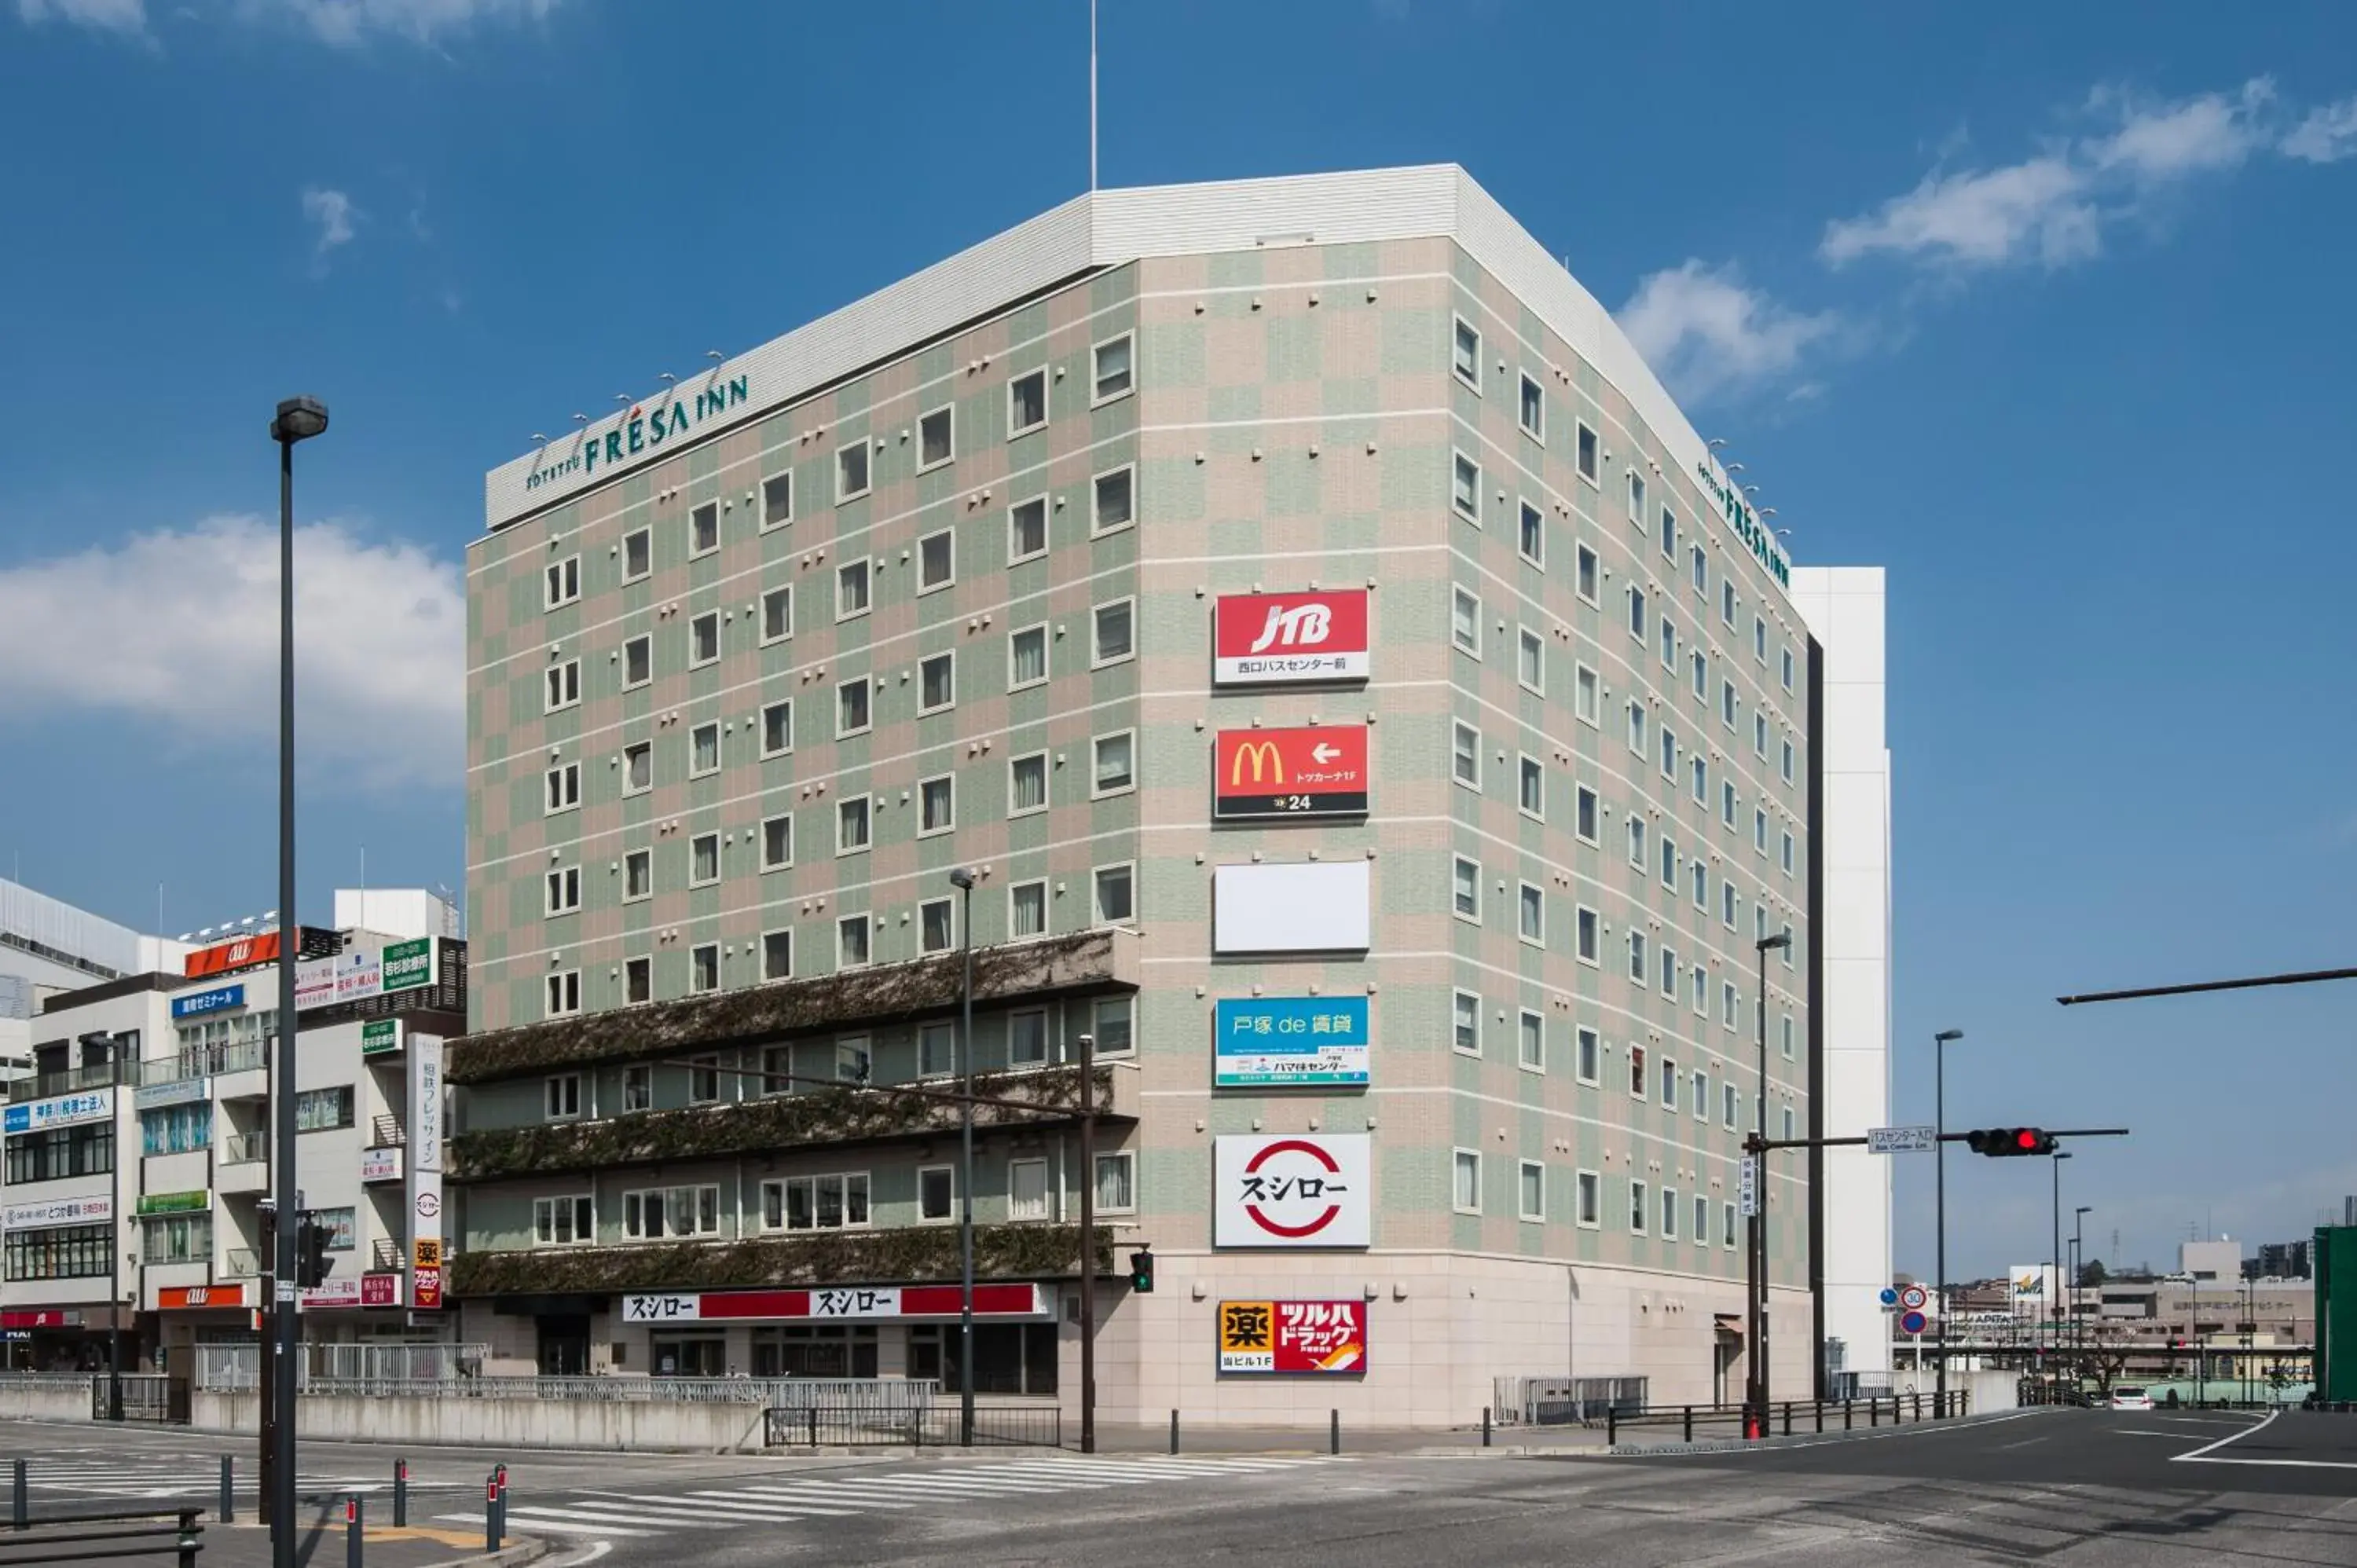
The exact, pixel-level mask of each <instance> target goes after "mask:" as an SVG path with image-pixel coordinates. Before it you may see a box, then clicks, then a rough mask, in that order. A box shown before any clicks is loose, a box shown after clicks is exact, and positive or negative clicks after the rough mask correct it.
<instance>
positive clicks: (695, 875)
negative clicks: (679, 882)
mask: <svg viewBox="0 0 2357 1568" xmlns="http://www.w3.org/2000/svg"><path fill="white" fill-rule="evenodd" d="M720 838H721V835H720V834H718V833H716V832H712V833H695V834H692V835H690V837H689V839H688V841H687V885H688V886H690V887H710V886H714V885H715V884H716V883H718V882H719V880H720ZM706 846H709V847H710V849H711V851H712V869H711V871H710V872H709V873H700V872H698V871H697V870H696V868H695V866H696V861H697V859H698V858H699V856H700V855H701V854H702V852H703V851H704V849H705V847H706Z"/></svg>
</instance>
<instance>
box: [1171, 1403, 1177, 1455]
mask: <svg viewBox="0 0 2357 1568" xmlns="http://www.w3.org/2000/svg"><path fill="white" fill-rule="evenodd" d="M1170 1452H1171V1453H1173V1454H1176V1453H1178V1452H1179V1412H1177V1411H1175V1410H1174V1411H1172V1412H1170Z"/></svg>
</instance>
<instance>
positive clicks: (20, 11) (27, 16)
mask: <svg viewBox="0 0 2357 1568" xmlns="http://www.w3.org/2000/svg"><path fill="white" fill-rule="evenodd" d="M16 15H17V16H19V17H21V18H22V19H23V20H24V21H25V22H26V23H27V25H28V26H29V25H33V24H37V23H41V22H46V21H49V20H50V19H52V18H55V19H56V20H58V21H60V22H71V23H73V24H75V25H76V26H78V27H95V28H97V29H98V30H99V31H101V32H104V33H120V34H122V35H123V36H124V37H125V38H139V37H144V36H145V34H146V31H147V5H146V0H16Z"/></svg>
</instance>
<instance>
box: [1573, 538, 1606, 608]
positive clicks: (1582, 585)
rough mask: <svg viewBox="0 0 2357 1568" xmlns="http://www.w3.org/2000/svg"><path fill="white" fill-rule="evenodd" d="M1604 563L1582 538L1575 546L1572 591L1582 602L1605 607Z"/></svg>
mask: <svg viewBox="0 0 2357 1568" xmlns="http://www.w3.org/2000/svg"><path fill="white" fill-rule="evenodd" d="M1603 582H1604V563H1603V562H1602V561H1600V560H1598V558H1597V554H1596V551H1595V549H1594V547H1593V546H1591V545H1589V544H1588V543H1587V541H1585V540H1582V541H1580V542H1578V543H1577V544H1576V545H1575V546H1574V547H1573V553H1572V574H1571V591H1572V594H1573V596H1575V597H1577V599H1578V600H1579V602H1580V603H1581V604H1584V605H1592V606H1595V607H1598V608H1601V607H1603Z"/></svg>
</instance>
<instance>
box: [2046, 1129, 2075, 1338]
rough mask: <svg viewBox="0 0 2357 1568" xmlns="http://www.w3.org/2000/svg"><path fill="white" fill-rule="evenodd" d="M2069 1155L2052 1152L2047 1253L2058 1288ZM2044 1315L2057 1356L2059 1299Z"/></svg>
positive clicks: (2062, 1150)
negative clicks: (2049, 1245) (2049, 1247)
mask: <svg viewBox="0 0 2357 1568" xmlns="http://www.w3.org/2000/svg"><path fill="white" fill-rule="evenodd" d="M2070 1157H2071V1151H2070V1150H2068V1149H2057V1150H2056V1151H2055V1152H2054V1251H2051V1252H2050V1253H2048V1254H2047V1255H2048V1256H2049V1257H2050V1258H2052V1259H2053V1260H2054V1262H2053V1265H2052V1266H2053V1269H2054V1273H2053V1279H2054V1281H2055V1284H2056V1286H2057V1287H2058V1288H2059V1287H2060V1286H2061V1280H2062V1162H2063V1161H2064V1160H2067V1159H2069V1158H2070ZM2046 1316H2047V1320H2048V1326H2049V1327H2050V1329H2054V1330H2056V1332H2055V1334H2054V1349H2055V1353H2056V1355H2057V1356H2058V1358H2059V1356H2060V1355H2061V1349H2062V1346H2061V1333H2060V1332H2059V1329H2060V1324H2059V1322H2057V1320H2058V1319H2060V1318H2061V1316H2062V1304H2061V1302H2060V1301H2053V1300H2050V1301H2049V1302H2048V1303H2047V1312H2046Z"/></svg>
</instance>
